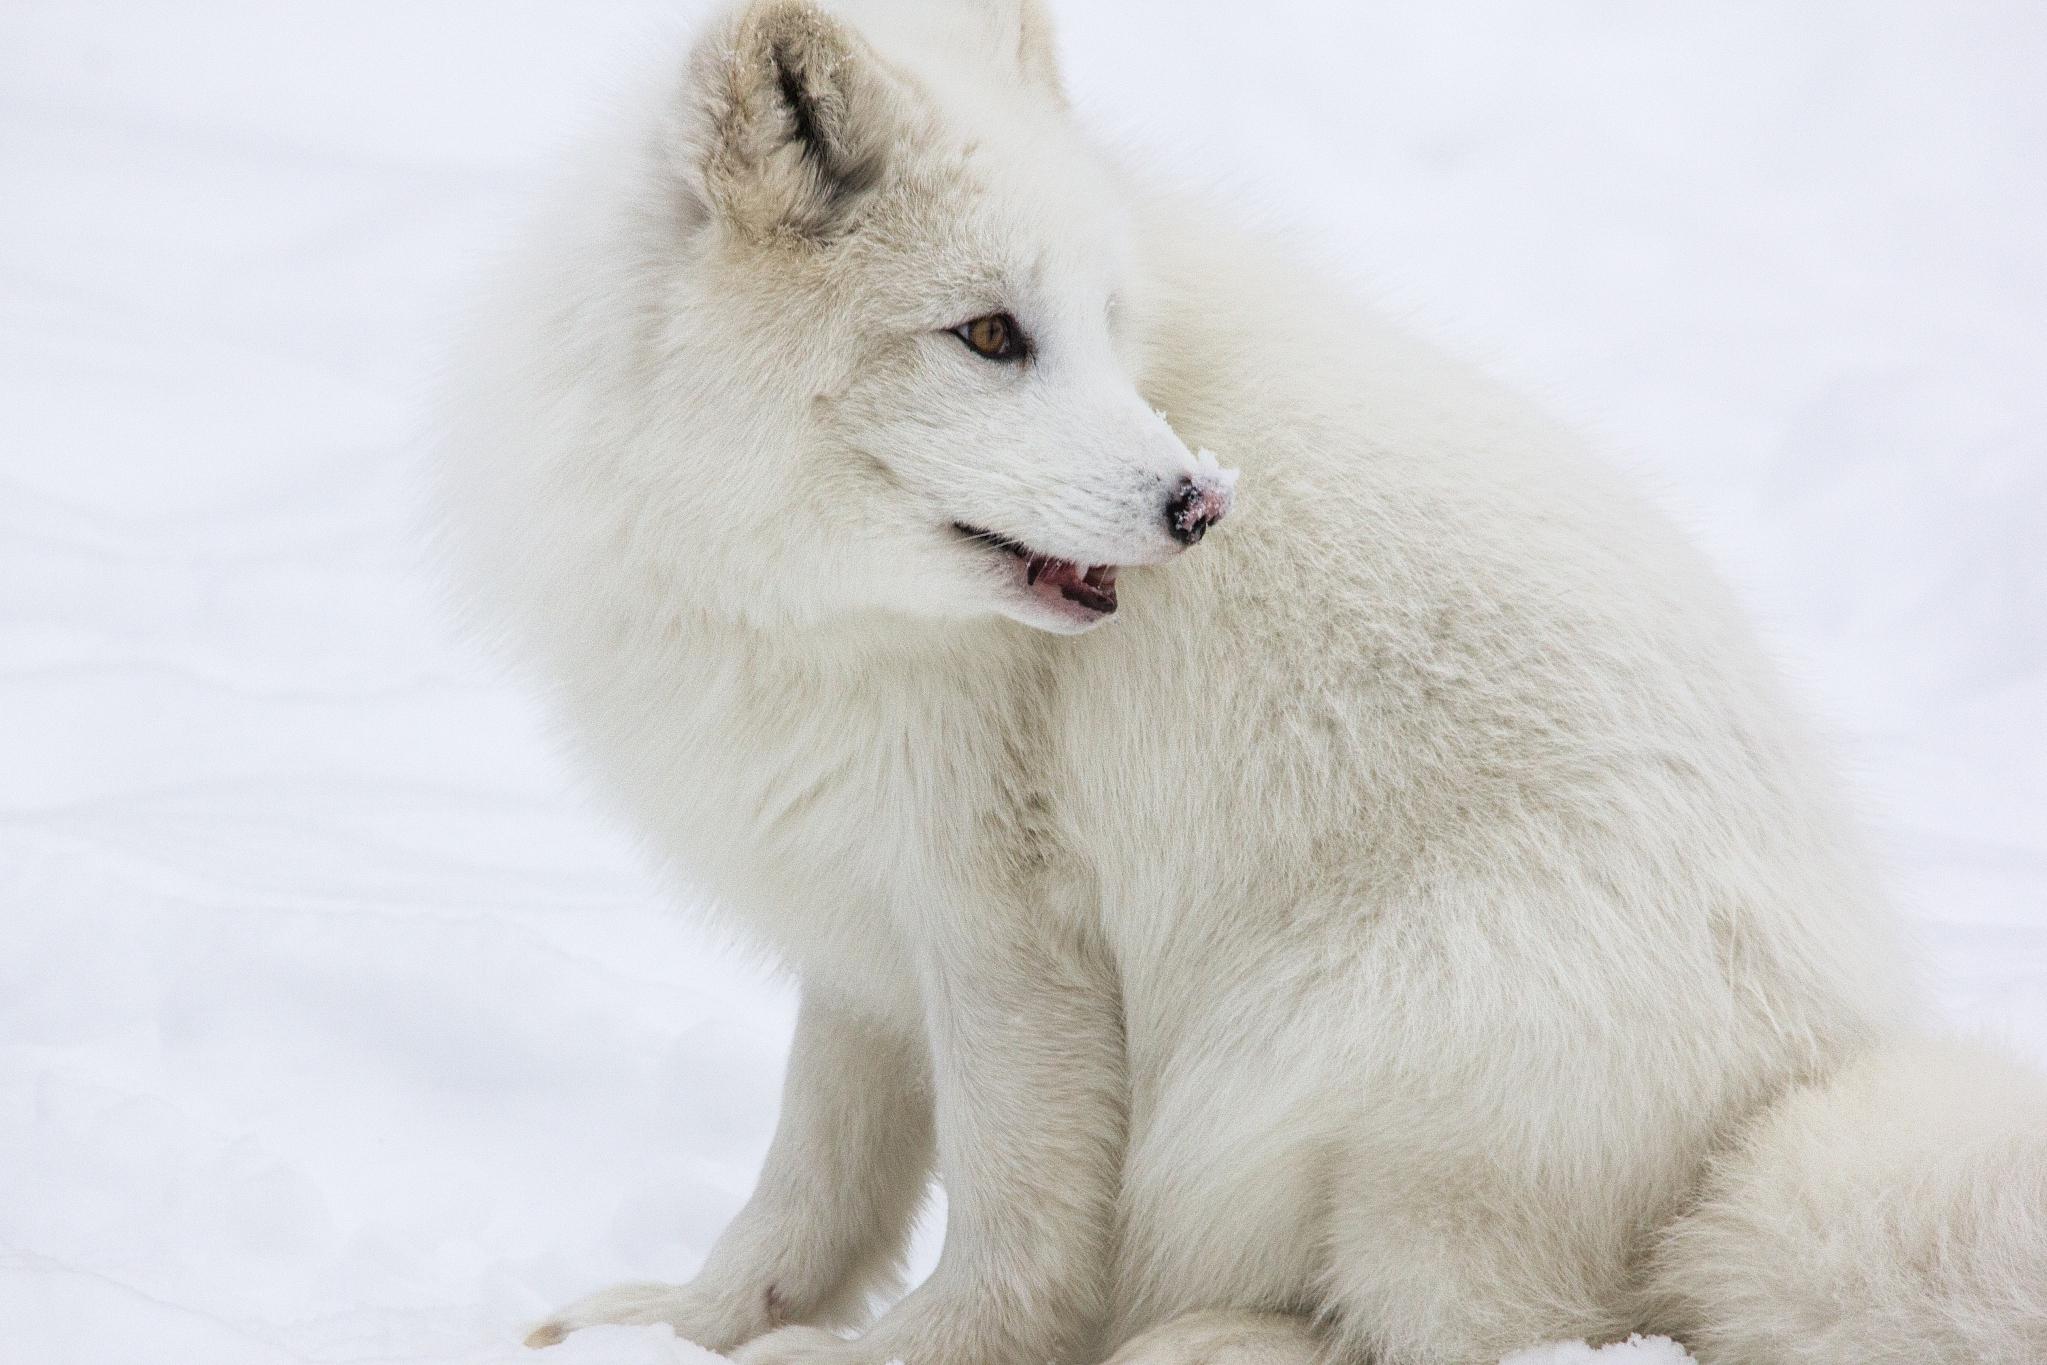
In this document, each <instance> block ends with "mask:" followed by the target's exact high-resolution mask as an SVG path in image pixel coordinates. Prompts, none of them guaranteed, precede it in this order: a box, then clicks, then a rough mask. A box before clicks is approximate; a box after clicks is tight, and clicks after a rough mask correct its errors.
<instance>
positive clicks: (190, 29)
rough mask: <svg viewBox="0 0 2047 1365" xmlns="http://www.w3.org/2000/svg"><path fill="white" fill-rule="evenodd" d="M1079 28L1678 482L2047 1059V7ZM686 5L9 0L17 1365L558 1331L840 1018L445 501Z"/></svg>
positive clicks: (344, 1353) (1472, 336)
mask: <svg viewBox="0 0 2047 1365" xmlns="http://www.w3.org/2000/svg"><path fill="white" fill-rule="evenodd" d="M1061 10H1062V14H1063V17H1064V20H1065V23H1064V26H1063V35H1062V36H1063V45H1064V47H1065V50H1066V54H1067V60H1068V67H1069V75H1070V79H1071V81H1072V84H1073V85H1074V87H1075V89H1076V91H1077V94H1078V97H1079V102H1080V104H1081V106H1082V108H1083V109H1084V110H1085V111H1086V113H1087V116H1088V117H1090V118H1091V119H1093V120H1095V121H1096V123H1097V124H1098V125H1099V126H1101V127H1103V128H1104V129H1105V130H1108V131H1110V132H1112V133H1113V134H1114V135H1115V136H1116V137H1118V138H1119V139H1120V140H1121V141H1123V142H1124V143H1125V144H1127V145H1129V146H1131V147H1134V148H1136V149H1137V150H1138V152H1139V154H1140V155H1141V156H1142V157H1143V158H1144V159H1145V160H1147V161H1148V162H1149V163H1151V164H1154V165H1157V166H1160V167H1162V168H1165V169H1167V170H1168V171H1170V172H1171V173H1172V174H1174V175H1176V176H1178V177H1180V178H1183V179H1193V180H1198V181H1202V182H1206V183H1210V184H1213V185H1215V186H1216V187H1217V188H1218V189H1219V190H1220V191H1221V192H1223V193H1224V194H1226V195H1227V196H1229V197H1230V198H1231V199H1232V200H1233V201H1234V202H1235V203H1237V204H1238V205H1240V206H1243V207H1245V208H1246V209H1247V211H1249V212H1252V213H1254V214H1255V215H1256V216H1258V217H1260V218H1261V219H1263V220H1265V221H1268V222H1274V223H1285V224H1297V225H1300V226H1301V227H1302V229H1303V236H1304V239H1305V240H1307V241H1308V242H1310V243H1312V244H1315V246H1316V249H1318V250H1320V251H1322V252H1324V253H1325V254H1326V255H1327V256H1328V257H1329V259H1331V260H1333V261H1335V262H1338V263H1339V265H1338V266H1337V267H1335V268H1336V269H1337V271H1338V272H1339V273H1341V274H1342V275H1344V276H1346V277H1347V281H1346V282H1347V283H1348V284H1350V285H1352V286H1355V287H1360V288H1367V289H1370V290H1372V291H1373V292H1376V293H1377V294H1379V295H1380V296H1381V297H1382V298H1384V299H1386V300H1387V301H1388V302H1389V303H1391V304H1392V305H1393V306H1394V307H1395V308H1397V309H1398V310H1400V311H1402V312H1403V313H1406V314H1408V315H1410V316H1412V317H1413V318H1414V319H1415V321H1416V323H1417V324H1418V325H1420V326H1423V327H1425V328H1426V329H1428V330H1430V331H1432V332H1434V333H1436V334H1438V335H1440V336H1443V337H1445V338H1446V339H1449V340H1451V341H1452V342H1453V343H1454V344H1456V345H1458V346H1461V347H1463V348H1464V349H1466V350H1470V351H1475V352H1477V353H1478V354H1480V355H1481V356H1483V357H1485V358H1487V359H1489V360H1490V361H1491V363H1492V364H1493V365H1494V366H1495V368H1497V369H1499V370H1500V371H1502V372H1504V373H1506V374H1507V375H1509V376H1510V377H1512V378H1514V379H1515V380H1517V381H1519V382H1521V383H1523V384H1524V385H1527V386H1529V387H1531V388H1534V389H1536V390H1537V391H1539V392H1541V393H1543V394H1545V395H1546V396H1547V397H1549V398H1550V400H1551V401H1553V402H1554V403H1555V404H1556V405H1558V406H1559V407H1561V408H1562V409H1563V410H1565V411H1566V412H1567V413H1569V414H1571V415H1573V416H1574V417H1576V418H1577V419H1579V420H1580V421H1582V422H1583V423H1584V424H1586V425H1587V426H1588V427H1590V428H1591V429H1593V430H1594V431H1596V432H1598V433H1599V435H1600V437H1601V439H1602V440H1603V441H1604V442H1605V443H1606V445H1607V446H1608V447H1609V448H1611V449H1612V450H1613V451H1614V452H1615V455H1616V458H1620V459H1624V460H1626V461H1627V462H1629V463H1630V464H1632V465H1634V466H1636V467H1638V468H1639V469H1640V470H1641V471H1642V473H1643V475H1644V477H1645V478H1647V479H1649V480H1651V481H1653V482H1654V483H1655V484H1656V485H1657V486H1658V487H1659V488H1660V489H1661V491H1662V493H1663V494H1664V496H1665V498H1666V500H1667V501H1668V502H1669V503H1670V504H1671V505H1672V506H1673V507H1675V508H1677V509H1679V510H1680V512H1681V513H1682V514H1683V515H1685V516H1686V517H1687V519H1688V520H1689V521H1690V522H1691V524H1693V525H1694V526H1695V527H1696V528H1697V530H1698V533H1699V534H1700V535H1701V537H1702V538H1703V539H1704V540H1705V541H1706V542H1707V543H1708V545H1709V546H1710V547H1711V549H1712V550H1713V552H1714V553H1715V555H1716V556H1717V557H1718V559H1719V561H1720V562H1721V564H1722V565H1723V566H1724V568H1725V569H1726V571H1727V572H1728V573H1729V575H1730V576H1732V577H1733V578H1734V579H1735V580H1736V581H1737V583H1738V584H1739V585H1740V586H1741V588H1742V590H1743V592H1744V593H1745V595H1746V596H1747V598H1748V600H1749V602H1750V603H1751V604H1752V606H1753V608H1754V610H1755V611H1756V613H1757V615H1758V617H1759V618H1760V619H1761V620H1762V621H1763V622H1764V624H1765V628H1766V629H1767V631H1768V632H1769V634H1770V637H1771V639H1772V642H1773V645H1774V647H1775V648H1776V649H1777V651H1778V653H1779V654H1780V656H1781V657H1783V658H1784V659H1785V661H1786V664H1787V666H1788V667H1789V668H1791V669H1792V670H1793V672H1794V673H1795V674H1796V675H1797V676H1798V677H1799V678H1800V680H1801V681H1802V683H1803V684H1804V687H1805V690H1806V692H1807V694H1808V695H1809V696H1810V698H1811V699H1812V702H1813V706H1814V709H1815V710H1816V712H1817V713H1818V714H1819V715H1820V716H1821V717H1823V718H1824V720H1825V721H1826V723H1827V724H1828V726H1829V727H1830V728H1831V729H1832V730H1833V731H1834V732H1835V733H1836V734H1837V736H1838V737H1839V740H1840V745H1841V749H1842V752H1843V755H1844V766H1845V767H1847V768H1849V769H1850V770H1851V771H1852V774H1853V779H1854V781H1855V782H1856V783H1857V784H1858V787H1859V790H1860V791H1861V792H1862V793H1864V795H1865V797H1866V803H1867V806H1868V808H1869V812H1870V819H1871V821H1872V822H1873V823H1874V824H1875V826H1876V827H1877V828H1878V830H1879V831H1880V836H1881V838H1880V842H1881V845H1882V847H1883V848H1884V849H1886V850H1887V851H1888V854H1889V857H1890V859H1891V861H1892V864H1893V867H1892V872H1893V883H1894V885H1895V888H1896V890H1897V894H1898V896H1899V898H1900V899H1901V900H1902V901H1903V902H1904V903H1905V904H1906V905H1907V906H1908V907H1909V909H1910V911H1911V913H1912V915H1913V917H1914V920H1915V923H1916V924H1918V925H1919V926H1920V927H1921V928H1922V929H1923V931H1924V932H1923V934H1922V938H1923V940H1924V944H1925V949H1926V961H1927V968H1928V979H1929V982H1930V983H1931V985H1932V987H1933V989H1934V992H1935V994H1936V998H1937V999H1938V1000H1939V1001H1940V1003H1941V1006H1942V1008H1943V1009H1944V1010H1945V1011H1947V1013H1948V1014H1949V1016H1950V1017H1951V1018H1952V1019H1954V1020H1955V1021H1957V1022H1958V1023H1961V1024H1964V1025H1968V1026H1981V1027H1989V1028H1992V1029H1996V1030H1999V1031H2002V1032H2005V1033H2006V1034H2008V1035H2011V1036H2015V1037H2017V1038H2018V1039H2020V1041H2021V1044H2022V1045H2023V1046H2025V1047H2026V1048H2028V1049H2029V1050H2030V1051H2032V1052H2033V1053H2034V1054H2035V1055H2038V1056H2043V1057H2047V775H2043V768H2047V765H2043V762H2042V760H2043V757H2047V752H2043V750H2047V744H2043V736H2047V573H2043V551H2042V548H2041V544H2042V537H2043V533H2047V435H2043V433H2047V80H2043V79H2042V75H2041V73H2042V72H2043V71H2047V9H2043V8H2042V7H2041V6H2039V5H2038V4H2037V3H2036V0H2003V2H2000V0H1961V3H1956V4H1937V3H1932V2H1931V0H1928V2H1927V3H1915V4H1904V3H1887V2H1885V0H1801V3H1799V4H1796V5H1785V4H1772V3H1765V0H1736V2H1735V3H1725V4H1713V5H1689V6H1677V5H1630V4H1623V3H1619V2H1618V0H1561V2H1560V3H1552V4H1546V5H1541V6H1530V5H1518V4H1512V3H1507V2H1506V0H1501V2H1500V3H1498V4H1482V3H1473V2H1471V0H1460V2H1459V3H1447V4H1426V5H1423V4H1398V3H1373V4H1361V5H1355V6H1353V5H1348V4H1336V3H1326V4H1314V3H1308V0H1260V2H1259V3H1255V4H1251V3H1236V4H1220V3H1204V4H1194V3H1191V2H1190V0H1145V3H1131V2H1125V3H1116V4H1094V5H1084V4H1082V3H1080V2H1079V0H1067V3H1065V4H1064V5H1062V6H1061ZM677 29H678V24H677V23H676V22H675V19H674V17H673V16H672V15H666V14H664V12H663V7H658V6H645V5H628V4H621V3H609V4H601V3H568V0H559V3H553V4H545V3H537V2H536V3H497V4H486V3H482V2H481V0H468V2H467V3H457V2H456V0H440V2H439V3H427V2H424V0H422V2H420V3H411V2H405V3H401V2H399V0H384V2H383V3H351V4H346V5H340V4H335V5H326V6H314V5H310V4H287V3H272V4H247V3H224V2H222V0H214V2H213V3H202V2H201V0H184V2H182V3H178V4H145V3H141V0H127V2H126V3H118V2H116V0H106V3H93V2H92V0H55V2H47V3H32V2H31V0H8V2H7V3H6V4H5V5H4V6H0V1324H4V1325H0V1362H4V1365H69V1363H71V1362H79V1363H80V1365H129V1363H130V1362H133V1363H135V1365H142V1363H143V1362H150V1363H151V1365H154V1363H155V1362H206V1363H207V1365H245V1363H248V1365H270V1363H271V1362H302V1361H303V1362H344V1361H345V1362H387V1361H388V1362H401V1361H404V1362H411V1361H428V1362H464V1365H483V1363H484V1362H509V1361H512V1360H515V1359H517V1358H518V1353H517V1352H516V1350H515V1349H514V1348H513V1345H512V1343H513V1342H515V1341H516V1338H517V1336H518V1334H519V1332H520V1331H521V1330H523V1327H524V1326H525V1325H527V1324H528V1323H529V1322H530V1320H531V1319H532V1318H534V1317H535V1316H536V1315H538V1314H539V1313H541V1312H543V1311H544V1310H545V1309H547V1308H549V1307H552V1306H554V1305H555V1304H556V1303H557V1302H558V1301H560V1300H562V1299H563V1298H565V1297H567V1296H570V1295H573V1294H577V1293H580V1292H582V1291H584V1290H585V1289H588V1288H591V1287H594V1286H596V1285H598V1284H601V1283H605V1282H608V1281H610V1280H613V1279H618V1278H626V1277H646V1276H664V1277H671V1278H672V1277H676V1276H680V1275H683V1274H686V1273H687V1272H688V1271H689V1270H690V1269H691V1268H692V1266H693V1265H694V1263H695V1260H696V1258H697V1257H699V1256H700V1255H701V1253H702V1251H703V1250H704V1248H705V1246H706V1245H707V1243H708V1241H709V1239H710V1238H711V1237H712V1236H713V1235H714V1234H715V1232H716V1230H717V1229H718V1227H719V1226H720V1224H721V1222H722V1220H723V1218H724V1217H725V1215H726V1214H728V1213H729V1212H730V1211H731V1210H732V1208H733V1207H735V1206H736V1204H737V1202H738V1201H739V1199H740V1198H741V1197H742V1196H743V1194H744V1191H745V1189H746V1188H747V1185H748V1183H749V1180H750V1178H751V1175H752V1171H753V1168H754V1166H755V1163H756V1162H757V1160H758V1158H759V1155H760V1152H761V1150H762V1147H763V1145H764V1143H765V1141H766V1137H767V1134H768V1131H769V1127H770V1125H771V1122H772V1116H773V1111H774V1105H775V1095H776V1088H777V1080H778V1072H779V1066H780V1057H781V1052H782V1049H783V1046H784V1044H785V1042H786V1036H787V1028H788V1020H789V1007H788V1003H787V1000H786V998H785V996H784V994H783V992H782V990H781V989H780V988H779V987H778V986H775V985H773V984H772V983H770V981H769V980H768V978H767V977H766V975H765V974H764V973H763V972H762V971H760V970H759V969H757V968H756V967H754V966H752V965H749V964H747V963H746V962H745V961H744V960H742V959H741V958H739V957H738V956H736V955H733V954H731V953H730V952H728V951H726V950H722V949H720V948H719V947H717V946H716V945H713V944H711V943H709V942H708V941H707V940H706V939H705V938H703V937H702V936H701V935H700V933H699V931H698V930H697V929H696V928H694V927H693V926H692V923H691V920H690V917H689V916H688V915H687V914H685V913H678V911H677V909H676V908H675V907H673V906H672V905H671V904H668V903H666V902H665V901H664V898H663V896H662V895H661V894H659V893H658V892H657V890H656V888H655V885H654V882H653V879H652V878H651V877H650V875H649V874H648V873H647V871H646V870H645V869H644V867H643V866H642V865H641V863H640V862H639V861H638V860H637V859H636V856H635V854H634V852H633V850H632V848H631V847H630V845H629V843H628V841H627V840H626V839H625V838H624V837H622V836H621V835H619V834H618V833H616V832H614V831H612V830H610V829H608V828H606V827H605V826H604V825H603V824H602V822H601V821H600V820H599V819H598V818H597V817H596V816H594V815H593V814H592V813H591V812H590V811H589V810H588V809H587V808H586V805H585V803H584V802H583V801H582V800H581V799H580V798H579V796H578V794H577V793H576V791H575V789H574V786H573V783H572V780H571V779H570V778H569V777H568V776H567V775H566V774H565V772H564V769H563V766H562V765H561V763H560V762H559V760H558V759H557V758H556V757H555V756H554V755H553V753H552V751H551V750H550V747H549V745H548V743H547V741H546V739H545V736H544V731H543V728H542V725H541V723H540V721H539V719H538V717H537V716H536V714H535V711H534V708H533V707H532V705H531V704H530V703H529V702H528V701H527V700H526V699H525V698H524V697H523V696H522V695H521V694H520V693H519V691H518V690H517V689H516V688H514V687H512V686H510V685H509V684H508V683H506V682H505V681H504V680H503V679H502V678H501V677H500V676H498V675H497V674H496V673H495V672H494V670H493V669H492V667H491V666H489V665H487V664H486V663H484V662H483V661H481V660H480V659H479V658H478V657H477V656H476V655H475V654H474V653H473V651H472V650H471V649H470V648H469V647H467V646H466V645H465V644H464V643H462V642H461V641H460V639H459V638H458V637H457V636H456V635H455V633H454V632H453V631H451V630H450V629H449V628H448V627H447V625H446V624H445V622H444V620H443V617H442V615H441V613H440V611H439V609H438V608H437V606H436V605H435V593H434V589H433V585H432V580H431V575H430V574H428V573H426V572H425V571H424V570H423V568H422V564H423V558H422V556H421V554H420V550H419V535H418V528H417V523H418V499H417V496H416V488H417V485H418V469H419V465H420V462H421V458H422V455H421V444H422V442H421V438H420V435H419V432H420V426H421V423H420V414H421V410H422V401H421V400H422V395H423V394H424V393H425V392H426V391H427V390H428V389H429V388H430V385H431V376H432V370H433V364H434V356H435V354H436V350H437V347H438V344H439V336H440V333H441V329H442V327H443V326H444V319H445V318H446V317H447V315H448V314H449V312H450V310H451V308H452V307H453V305H454V303H455V301H457V300H458V299H459V298H460V297H461V293H462V290H463V288H464V286H465V283H466V282H467V281H468V280H469V279H470V278H471V276H472V275H473V273H474V270H475V266H476V262H477V258H478V257H479V255H480V254H481V253H483V252H484V251H486V250H487V249H488V248H489V247H490V246H491V245H492V244H494V243H495V242H496V241H498V240H499V239H500V237H501V236H502V234H503V233H504V232H505V231H506V228H507V226H508V224H510V223H512V222H513V221H515V220H516V217H517V214H518V212H519V209H520V206H521V205H522V204H523V203H524V202H525V200H526V198H527V196H528V195H529V193H530V192H531V190H532V188H533V186H534V184H535V182H536V177H537V176H539V175H540V174H543V173H544V172H545V170H546V168H547V167H548V166H549V165H550V163H551V159H552V158H553V156H554V154H555V152H556V150H557V148H558V147H559V146H560V144H561V143H562V142H563V141H564V140H565V139H566V137H567V136H568V135H569V134H571V133H573V132H574V131H575V130H577V129H579V128H580V127H582V126H583V125H584V124H586V123H587V122H588V120H589V117H590V115H591V113H592V111H593V110H594V109H595V108H597V107H599V106H601V104H602V102H603V101H602V96H603V94H604V92H605V91H606V90H607V88H608V87H609V86H611V85H612V83H613V81H614V78H615V76H616V73H618V72H621V71H624V70H628V69H638V68H641V67H643V66H644V65H645V64H646V63H647V62H648V61H649V60H650V59H651V58H652V57H654V56H657V55H658V54H659V53H661V52H662V51H664V50H666V49H665V48H664V45H672V43H673V42H674V39H673V35H674V34H675V33H676V31H677ZM1224 455H1225V457H1227V452H1224ZM1248 491H1250V490H1247V492H1248ZM924 1254H925V1255H927V1256H928V1254H929V1245H928V1238H927V1243H926V1247H925V1251H924ZM682 1354H683V1353H682V1352H681V1351H680V1350H679V1348H673V1347H670V1346H667V1345H664V1344H663V1343H662V1342H661V1341H660V1340H659V1339H658V1338H657V1337H656V1336H655V1335H654V1334H652V1333H626V1332H614V1333H609V1334H605V1335H604V1336H602V1337H600V1338H591V1339H586V1340H585V1341H583V1342H581V1343H579V1344H574V1345H571V1346H569V1347H564V1348H561V1349H560V1351H559V1352H558V1353H557V1354H556V1356H555V1357H554V1360H556V1361H558V1362H563V1363H564V1365H566V1362H568V1361H570V1360H584V1361H596V1360H604V1361H612V1362H625V1361H628V1360H630V1361H642V1360H646V1361H653V1360H665V1359H669V1358H670V1357H671V1356H673V1357H674V1358H676V1359H680V1358H681V1356H682Z"/></svg>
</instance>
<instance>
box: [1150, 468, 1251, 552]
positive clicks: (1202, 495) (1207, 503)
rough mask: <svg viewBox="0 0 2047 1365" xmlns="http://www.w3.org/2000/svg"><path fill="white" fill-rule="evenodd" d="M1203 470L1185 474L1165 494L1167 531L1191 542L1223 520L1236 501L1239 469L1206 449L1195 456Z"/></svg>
mask: <svg viewBox="0 0 2047 1365" xmlns="http://www.w3.org/2000/svg"><path fill="white" fill-rule="evenodd" d="M1194 458H1195V461H1196V463H1197V464H1199V465H1200V467H1201V468H1200V472H1199V473H1195V474H1190V475H1186V476H1184V477H1182V478H1181V480H1180V482H1179V483H1178V484H1177V485H1176V486H1175V487H1174V489H1173V491H1172V492H1171V493H1170V494H1168V495H1167V497H1166V534H1168V535H1170V536H1171V537H1172V538H1173V539H1175V540H1177V541H1179V542H1180V543H1181V544H1182V545H1192V544H1194V543H1195V542H1196V541H1198V540H1200V539H1201V538H1202V537H1203V536H1205V535H1207V534H1208V528H1209V527H1211V526H1213V525H1215V524H1216V523H1217V522H1219V521H1221V520H1222V519H1223V517H1224V516H1225V515H1227V514H1228V512H1229V510H1230V504H1231V502H1232V501H1234V500H1235V497H1236V488H1237V471H1236V470H1234V469H1224V468H1223V467H1222V466H1221V465H1219V464H1217V463H1216V458H1215V456H1213V455H1211V454H1209V453H1208V452H1207V451H1205V450H1204V451H1201V452H1199V453H1197V454H1196V455H1195V457H1194Z"/></svg>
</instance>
